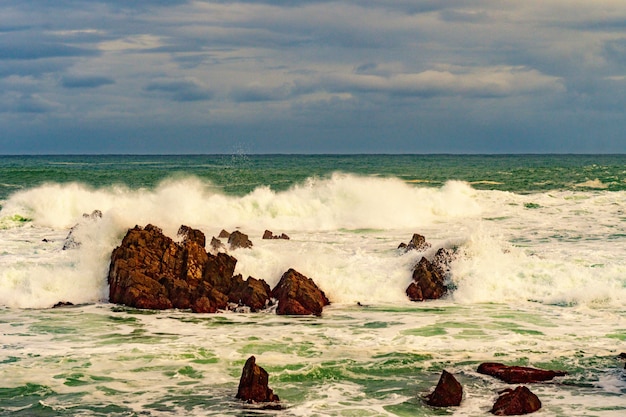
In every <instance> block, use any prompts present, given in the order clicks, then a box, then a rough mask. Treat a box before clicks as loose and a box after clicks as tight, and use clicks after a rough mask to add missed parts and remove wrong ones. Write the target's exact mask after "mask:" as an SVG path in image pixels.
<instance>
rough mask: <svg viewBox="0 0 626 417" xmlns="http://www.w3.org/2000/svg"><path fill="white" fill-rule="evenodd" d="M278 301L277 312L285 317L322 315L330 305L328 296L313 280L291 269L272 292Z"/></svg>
mask: <svg viewBox="0 0 626 417" xmlns="http://www.w3.org/2000/svg"><path fill="white" fill-rule="evenodd" d="M272 297H274V298H276V299H277V300H278V308H277V310H276V312H277V313H278V314H284V315H316V316H321V315H322V309H323V307H324V306H327V305H329V304H330V301H329V300H328V298H327V297H326V294H324V292H323V291H322V290H320V289H319V287H318V286H317V285H315V282H313V280H312V279H311V278H307V277H305V276H304V275H302V274H301V273H299V272H298V271H296V270H294V269H289V270H288V271H287V272H285V273H284V274H283V276H282V277H281V278H280V281H279V282H278V284H277V285H276V287H275V288H274V289H273V290H272Z"/></svg>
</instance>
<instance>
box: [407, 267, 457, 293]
mask: <svg viewBox="0 0 626 417" xmlns="http://www.w3.org/2000/svg"><path fill="white" fill-rule="evenodd" d="M447 290H448V287H447V286H446V284H445V281H444V277H443V275H442V273H441V270H440V269H439V268H437V267H435V266H434V265H433V264H432V263H431V262H430V261H429V260H428V259H426V258H425V257H422V259H420V261H419V262H418V263H417V265H416V266H415V269H413V282H411V284H409V286H408V288H407V289H406V294H407V295H408V297H409V299H410V300H411V301H424V300H436V299H438V298H441V297H442V296H443V295H444V294H445V293H446V292H447Z"/></svg>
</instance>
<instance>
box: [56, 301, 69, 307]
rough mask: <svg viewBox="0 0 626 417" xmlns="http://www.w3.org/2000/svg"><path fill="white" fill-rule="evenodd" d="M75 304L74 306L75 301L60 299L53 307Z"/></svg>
mask: <svg viewBox="0 0 626 417" xmlns="http://www.w3.org/2000/svg"><path fill="white" fill-rule="evenodd" d="M73 306H74V303H71V302H69V301H59V302H58V303H56V304H55V305H53V306H52V308H63V307H73Z"/></svg>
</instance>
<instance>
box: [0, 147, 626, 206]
mask: <svg viewBox="0 0 626 417" xmlns="http://www.w3.org/2000/svg"><path fill="white" fill-rule="evenodd" d="M336 171H340V172H348V173H354V174H360V175H379V176H390V177H398V178H401V179H403V180H405V181H411V182H416V183H420V184H425V185H429V186H441V185H442V184H444V183H445V182H446V181H448V180H451V179H455V180H461V181H467V182H469V183H472V184H473V186H474V187H475V188H477V189H493V190H503V191H513V192H524V193H527V192H537V191H545V190H559V189H572V188H574V187H577V186H580V184H585V183H586V182H588V181H595V180H598V181H599V182H598V183H597V184H596V185H600V186H601V187H603V188H606V189H608V190H610V191H618V190H624V189H626V155H245V154H239V155H185V156H156V155H155V156H147V155H144V156H136V155H128V156H119V155H104V156H102V155H94V156H0V199H4V198H6V196H7V195H8V194H10V193H11V192H14V191H16V190H20V189H27V188H31V187H34V186H37V185H40V184H42V183H45V182H47V181H54V182H61V183H66V182H80V183H84V184H88V185H90V186H93V187H103V186H108V185H111V184H124V185H126V186H128V187H131V188H139V187H154V186H155V185H157V184H158V183H159V182H160V181H162V180H164V179H165V178H172V177H180V176H189V175H192V176H196V177H198V178H201V179H204V180H207V181H210V182H211V183H212V184H213V185H214V186H215V187H218V188H220V189H223V190H224V191H225V192H227V193H233V194H237V195H243V194H246V193H248V192H250V191H252V190H253V189H254V188H256V187H258V186H261V185H269V186H271V187H272V188H273V189H275V190H285V189H288V188H289V187H290V186H292V185H293V184H295V183H298V182H302V181H304V180H306V179H307V178H309V177H313V176H320V177H324V176H328V175H329V174H331V173H333V172H336ZM590 185H592V186H593V185H594V184H590Z"/></svg>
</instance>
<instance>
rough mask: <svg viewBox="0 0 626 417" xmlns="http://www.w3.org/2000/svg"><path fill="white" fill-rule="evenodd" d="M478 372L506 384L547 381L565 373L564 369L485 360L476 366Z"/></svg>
mask: <svg viewBox="0 0 626 417" xmlns="http://www.w3.org/2000/svg"><path fill="white" fill-rule="evenodd" d="M478 373H480V374H484V375H490V376H493V377H495V378H498V379H500V380H502V381H504V382H506V383H508V384H527V383H532V382H542V381H549V380H551V379H553V378H554V377H557V376H564V375H567V372H565V371H552V370H543V369H537V368H529V367H525V366H508V365H504V364H501V363H496V362H485V363H481V364H480V365H479V366H478Z"/></svg>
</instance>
